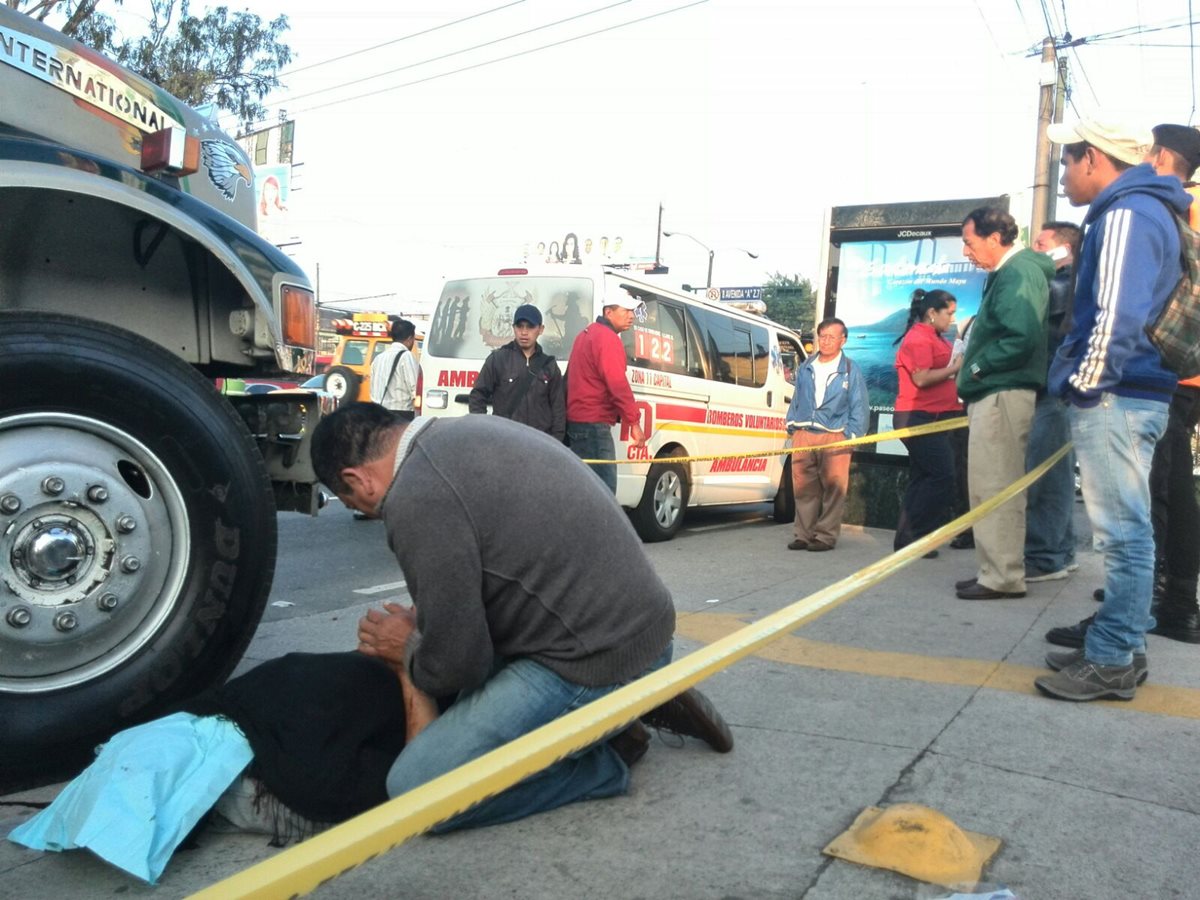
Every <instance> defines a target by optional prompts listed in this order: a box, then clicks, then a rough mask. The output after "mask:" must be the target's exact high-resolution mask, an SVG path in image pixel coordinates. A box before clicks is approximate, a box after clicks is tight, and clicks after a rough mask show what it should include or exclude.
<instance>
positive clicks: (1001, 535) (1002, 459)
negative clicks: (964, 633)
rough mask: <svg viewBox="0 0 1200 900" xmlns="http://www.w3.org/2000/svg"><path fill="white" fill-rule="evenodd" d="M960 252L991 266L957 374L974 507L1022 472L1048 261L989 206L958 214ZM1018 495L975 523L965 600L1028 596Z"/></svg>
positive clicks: (1040, 372) (1042, 377) (1038, 383)
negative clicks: (973, 570)
mask: <svg viewBox="0 0 1200 900" xmlns="http://www.w3.org/2000/svg"><path fill="white" fill-rule="evenodd" d="M962 235H963V255H964V256H966V257H967V259H969V260H971V262H973V263H974V264H975V265H976V266H978V267H979V268H981V269H983V270H984V271H986V272H987V273H988V277H987V281H986V282H985V283H984V288H983V301H982V302H981V303H980V305H979V313H978V314H977V315H976V317H975V322H974V324H973V325H972V326H971V332H970V339H969V340H968V342H967V349H966V354H965V356H964V357H963V365H962V369H961V370H960V371H959V373H958V395H959V396H960V397H962V399H963V400H964V401H966V403H967V422H968V425H969V428H970V436H969V438H968V452H967V459H968V469H967V493H968V494H969V495H970V498H971V507H972V508H974V507H976V506H978V505H979V504H980V503H982V502H983V501H985V500H987V499H988V498H989V497H992V496H993V495H995V494H997V493H999V492H1000V491H1001V490H1003V489H1004V488H1006V487H1008V485H1010V484H1012V483H1013V482H1014V481H1016V480H1017V479H1018V478H1020V477H1021V476H1022V475H1024V474H1025V445H1026V444H1027V443H1028V440H1029V428H1030V424H1031V423H1032V421H1033V410H1034V402H1035V395H1036V392H1037V390H1038V389H1039V388H1041V387H1042V386H1043V385H1045V383H1046V306H1047V301H1048V299H1049V296H1050V287H1049V285H1050V280H1051V279H1052V278H1053V277H1054V263H1053V262H1052V261H1051V259H1050V258H1049V257H1048V256H1045V255H1044V254H1041V253H1034V252H1033V251H1032V250H1027V249H1025V248H1024V247H1023V246H1022V245H1021V243H1020V241H1018V240H1017V223H1016V221H1015V220H1014V219H1013V217H1012V216H1010V215H1009V214H1008V213H1007V212H1005V211H1004V210H1002V209H996V208H993V207H980V208H979V209H976V210H973V211H972V212H971V213H970V214H969V215H968V216H967V217H966V219H964V220H963V227H962ZM1024 547H1025V494H1024V493H1021V494H1019V495H1018V496H1016V497H1014V498H1013V499H1012V500H1010V501H1008V503H1006V504H1004V505H1003V506H1001V507H1000V508H999V509H998V510H996V511H995V512H993V513H992V514H991V515H989V516H987V517H986V518H984V519H983V520H982V521H980V522H977V523H976V524H975V553H976V557H977V559H978V562H979V571H978V573H977V574H976V576H975V577H974V578H968V579H966V580H965V581H960V582H958V583H957V584H956V585H955V588H956V589H957V591H958V596H959V598H960V599H963V600H1001V599H1005V598H1009V597H1024V596H1025V551H1024Z"/></svg>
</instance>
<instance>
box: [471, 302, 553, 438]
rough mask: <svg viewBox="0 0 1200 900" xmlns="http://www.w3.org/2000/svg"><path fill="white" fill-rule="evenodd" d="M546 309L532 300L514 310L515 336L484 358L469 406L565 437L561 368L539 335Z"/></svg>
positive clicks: (475, 409)
mask: <svg viewBox="0 0 1200 900" xmlns="http://www.w3.org/2000/svg"><path fill="white" fill-rule="evenodd" d="M545 327H546V326H544V325H543V324H542V312H541V310H539V309H538V308H537V307H536V306H534V305H533V304H531V303H526V304H524V305H522V306H518V307H517V311H516V312H515V313H513V340H511V341H509V342H508V343H507V344H505V345H504V346H503V347H498V348H496V349H495V350H493V351H492V353H491V355H490V356H488V358H487V359H485V360H484V361H483V367H482V368H481V369H480V370H479V377H478V378H476V379H475V386H474V387H473V388H471V396H470V397H469V399H468V401H467V408H468V409H469V410H470V411H471V412H473V413H486V412H487V408H488V405H489V404H491V407H492V412H493V413H494V414H495V415H497V416H503V417H504V418H506V419H512V420H513V421H514V422H521V423H522V424H524V425H529V426H530V427H532V428H536V429H537V430H538V431H544V432H546V433H547V434H549V435H550V436H552V437H553V438H554V439H555V440H558V441H561V440H562V439H563V437H564V436H566V433H567V400H566V392H565V390H564V384H563V377H562V372H561V371H560V370H559V368H558V362H557V361H556V360H555V359H554V357H553V356H550V355H549V354H547V353H545V352H543V351H542V348H541V345H540V344H539V343H538V338H539V337H541V335H542V332H543V331H544V330H545Z"/></svg>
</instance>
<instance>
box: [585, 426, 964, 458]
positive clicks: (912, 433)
mask: <svg viewBox="0 0 1200 900" xmlns="http://www.w3.org/2000/svg"><path fill="white" fill-rule="evenodd" d="M966 427H967V417H966V416H956V417H955V418H953V419H942V420H941V421H940V422H930V423H929V424H928V425H913V426H912V427H911V428H897V429H896V430H895V431H881V432H880V433H879V434H865V435H863V436H862V437H856V438H847V439H846V440H844V441H837V442H836V443H833V444H821V445H819V446H816V447H777V448H776V449H774V450H756V451H754V452H753V453H715V454H712V455H710V456H664V457H661V458H662V459H667V460H670V461H671V462H673V463H692V462H707V461H708V460H713V459H743V458H750V457H756V456H784V455H786V454H789V453H811V452H812V451H814V450H840V449H842V448H843V447H865V446H867V445H868V444H878V443H879V442H881V441H897V440H901V439H903V438H909V437H920V436H921V435H925V434H937V433H938V432H939V431H956V430H957V429H959V428H966ZM658 459H659V457H655V458H654V459H649V458H647V459H585V460H584V462H585V463H587V464H588V465H589V466H595V465H608V466H622V465H624V466H628V465H637V464H639V463H640V464H642V465H647V464H649V463H652V462H657V460H658Z"/></svg>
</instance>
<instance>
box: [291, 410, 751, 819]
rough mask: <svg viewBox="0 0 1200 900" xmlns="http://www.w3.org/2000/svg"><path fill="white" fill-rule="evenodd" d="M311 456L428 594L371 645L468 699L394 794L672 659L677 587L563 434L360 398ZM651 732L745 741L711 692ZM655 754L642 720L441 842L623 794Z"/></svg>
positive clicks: (428, 726) (382, 614) (380, 624)
mask: <svg viewBox="0 0 1200 900" xmlns="http://www.w3.org/2000/svg"><path fill="white" fill-rule="evenodd" d="M312 455H313V465H314V467H315V469H316V472H317V476H318V477H319V478H320V479H321V481H322V482H324V483H325V484H326V485H327V486H328V487H329V488H330V489H331V490H333V492H334V493H335V494H337V496H338V497H339V498H340V499H341V500H342V502H343V503H345V504H346V505H347V506H349V507H351V508H353V509H357V510H361V511H362V512H364V513H366V514H367V515H369V516H374V517H378V518H382V519H383V521H384V526H385V528H386V531H387V539H388V544H389V546H390V547H391V549H392V552H393V553H394V554H395V556H396V559H397V561H398V562H399V563H400V568H401V569H402V570H403V572H404V577H405V581H406V584H407V587H408V591H409V593H410V594H411V595H412V598H413V608H412V609H408V608H405V607H401V606H399V605H397V604H387V606H386V607H385V609H384V610H383V611H378V610H371V611H370V612H369V613H368V614H367V616H366V617H365V618H364V619H362V621H361V622H360V623H359V633H358V637H359V646H358V649H359V650H360V651H361V652H362V653H365V654H368V655H371V656H378V657H380V658H382V659H383V660H385V661H386V662H388V663H389V664H390V665H392V666H393V668H395V669H396V670H397V673H398V674H399V675H400V677H401V678H405V679H411V683H412V685H413V686H414V687H415V688H416V689H417V691H419V692H423V693H424V694H426V695H430V696H432V697H437V698H453V703H452V704H451V705H450V706H449V708H448V709H447V710H446V711H445V712H443V713H442V714H441V715H440V716H436V717H434V716H433V715H418V716H412V717H410V718H411V721H410V723H409V742H408V744H407V745H406V747H405V749H404V751H403V752H402V753H401V754H400V756H399V757H398V758H397V760H396V762H395V763H394V765H393V766H392V768H391V771H390V773H389V775H388V784H387V787H388V794H389V795H390V796H393V797H395V796H398V795H400V794H402V793H404V792H406V791H408V790H411V789H412V788H415V787H417V786H418V785H421V784H424V783H425V782H427V781H430V780H432V779H433V778H436V777H437V776H439V775H442V774H444V773H446V772H448V771H450V770H451V769H454V768H456V767H458V766H460V765H462V764H464V763H466V762H469V761H470V760H472V759H475V758H477V757H479V756H482V755H483V754H485V753H487V752H489V751H491V750H494V749H495V748H496V747H499V746H501V745H503V744H506V743H508V742H509V741H511V740H513V739H515V738H518V737H520V736H521V735H523V734H526V733H528V732H530V731H533V730H534V729H535V728H538V727H540V726H542V725H544V724H546V723H547V722H549V721H552V720H553V719H557V718H558V717H560V716H562V715H565V714H566V713H568V712H571V711H573V710H575V709H578V708H579V707H581V706H583V705H584V704H586V703H590V702H591V701H592V700H595V699H598V698H599V697H602V696H604V695H605V694H608V693H610V692H611V691H613V690H615V689H616V688H618V687H620V686H621V685H623V684H626V683H628V682H630V681H632V680H634V679H636V678H638V677H639V676H640V675H642V674H644V673H646V672H649V671H652V670H654V669H656V668H659V667H660V666H663V665H666V664H667V663H668V662H670V660H671V641H672V635H673V634H674V631H675V608H674V604H673V603H672V600H671V595H670V592H669V591H668V590H667V588H666V586H665V585H664V584H663V583H662V581H661V579H659V577H658V575H657V573H656V572H655V571H654V568H653V567H652V566H651V564H650V561H649V559H648V558H647V557H646V554H645V552H644V551H643V549H642V545H641V541H640V540H639V539H638V537H637V535H636V534H635V533H634V530H633V528H632V526H631V525H630V524H629V521H628V519H627V518H626V516H625V513H624V511H623V510H622V509H621V508H620V507H619V506H618V505H617V503H616V501H615V499H614V498H613V496H612V494H611V493H610V492H609V491H607V490H606V489H605V487H604V484H603V483H602V482H601V481H600V480H598V479H597V478H596V477H595V476H594V475H593V474H592V473H591V472H590V471H589V470H588V468H587V467H586V466H584V465H583V464H582V463H581V462H580V461H579V459H578V458H576V456H575V455H574V454H573V453H572V452H571V451H570V450H568V449H567V448H566V447H564V446H563V445H562V444H561V443H559V442H558V441H555V440H554V439H553V438H551V437H549V436H548V435H546V434H542V433H541V432H538V431H535V430H533V429H531V428H528V427H526V426H522V425H519V424H517V423H514V422H511V421H508V420H507V419H502V418H499V417H483V416H470V417H467V418H459V419H424V418H420V417H418V418H417V419H416V420H415V421H412V422H406V421H404V420H403V419H401V418H400V417H398V416H396V415H395V414H394V413H392V412H391V411H389V410H387V409H384V408H383V407H382V406H378V405H376V404H372V403H354V404H350V405H349V406H345V407H343V408H342V409H339V410H338V411H337V412H336V413H334V414H333V415H332V416H329V417H328V418H326V419H324V420H322V421H321V423H320V424H319V425H318V426H317V429H316V432H315V433H314V435H313V448H312ZM430 708H432V706H431V705H428V704H427V705H426V706H425V709H427V710H428V709H430ZM643 721H645V722H646V723H648V724H650V725H652V726H653V727H657V728H661V729H663V730H668V731H673V732H675V733H678V734H684V735H689V736H693V737H699V738H702V739H703V740H705V741H707V742H708V743H709V744H710V746H712V747H713V748H714V749H716V750H718V751H720V752H728V751H729V750H730V749H732V747H733V738H732V735H731V734H730V732H729V728H728V726H727V725H726V724H725V722H724V721H723V720H722V719H721V717H720V715H719V714H718V713H717V712H716V710H715V709H713V708H712V706H711V704H710V703H709V702H708V701H707V700H706V698H705V697H704V696H703V695H702V694H701V693H700V692H699V691H697V690H695V689H694V688H693V689H690V690H688V691H686V692H684V693H683V694H681V695H679V696H678V697H676V698H675V699H673V700H671V701H668V702H667V703H666V704H664V705H663V706H661V707H659V708H657V709H655V710H652V711H651V712H650V713H647V714H646V715H645V716H644V717H643ZM648 743H649V735H648V733H647V731H646V729H645V727H644V726H642V725H641V724H640V723H636V722H635V723H634V724H633V725H632V726H630V727H629V728H627V729H626V730H625V731H623V732H621V733H620V734H618V735H617V736H616V737H614V738H612V739H610V740H608V741H604V742H601V743H599V744H596V745H594V746H592V747H590V748H588V749H587V750H584V751H582V752H580V753H577V754H575V755H573V756H572V757H570V758H568V759H564V760H560V761H559V762H557V763H555V764H553V765H552V766H550V767H549V768H548V769H545V770H543V771H542V772H540V773H538V774H537V775H534V776H532V777H531V778H528V779H526V780H525V781H523V782H521V783H520V784H518V785H515V786H514V787H511V788H509V789H508V790H506V791H504V792H502V793H501V794H499V795H497V796H495V797H492V798H489V799H488V800H485V801H484V802H483V803H480V804H479V805H477V806H475V807H473V808H472V809H470V810H468V811H467V812H465V813H461V814H460V815H458V816H455V817H454V818H452V819H450V820H449V821H448V822H445V823H443V824H442V825H440V826H438V827H437V828H436V829H435V830H436V831H447V830H451V829H455V828H465V827H476V826H481V825H492V824H496V823H498V822H506V821H511V820H513V819H518V818H521V817H522V816H526V815H529V814H530V813H534V812H539V811H541V810H546V809H553V808H554V807H556V806H560V805H562V804H565V803H570V802H572V801H575V800H582V799H590V798H598V797H609V796H613V795H617V794H623V793H624V792H625V791H626V789H627V787H628V785H629V766H630V765H632V764H633V763H634V762H635V761H636V760H637V759H639V758H640V757H641V755H642V754H643V753H644V752H645V750H646V747H647V745H648Z"/></svg>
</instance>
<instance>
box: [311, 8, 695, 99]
mask: <svg viewBox="0 0 1200 900" xmlns="http://www.w3.org/2000/svg"><path fill="white" fill-rule="evenodd" d="M708 2H709V0H693V2H692V3H685V4H683V5H681V6H675V7H672V8H671V9H664V10H661V11H659V12H656V13H651V14H650V15H648V16H641V17H639V18H637V19H630V20H629V21H627V22H618V23H617V24H616V25H609V26H607V27H605V28H598V29H596V30H595V31H589V32H586V33H584V34H577V35H574V36H573V37H569V38H564V39H562V40H561V41H554V42H553V43H549V44H542V45H541V46H538V47H530V48H528V49H526V50H520V51H518V52H516V53H510V54H508V55H507V56H500V57H497V58H496V59H488V60H484V61H483V62H478V63H474V64H472V65H469V66H462V67H460V68H457V69H452V70H450V71H449V72H440V73H438V74H437V75H429V76H427V77H425V78H417V79H415V80H413V81H406V82H404V83H402V84H394V85H391V86H390V87H385V88H379V89H378V90H375V91H366V92H364V93H361V94H354V95H353V96H350V97H342V98H339V99H337V100H328V101H326V102H324V103H318V104H316V105H314V106H307V107H303V108H301V109H298V110H295V111H294V112H295V113H297V114H298V113H302V112H312V111H313V110H317V109H324V108H325V107H327V106H336V105H338V104H342V103H348V102H350V101H352V100H362V99H363V98H366V97H374V96H377V95H379V94H386V93H388V92H390V91H398V90H400V89H401V88H406V87H413V86H414V85H418V84H425V83H426V82H430V81H436V80H437V79H439V78H448V77H449V76H451V75H458V74H460V73H462V72H470V71H472V70H473V69H482V68H484V67H486V66H491V65H495V64H496V63H501V62H507V61H508V60H510V59H517V58H519V57H522V56H528V55H529V54H532V53H537V52H539V51H542V50H549V49H551V48H553V47H561V46H563V45H564V44H570V43H573V42H575V41H581V40H583V39H584V38H589V37H595V36H596V35H598V34H605V33H607V32H610V31H616V30H617V29H619V28H626V27H628V26H630V25H638V24H640V23H642V22H648V21H650V20H651V19H657V18H661V17H662V16H669V15H671V14H673V13H677V12H682V11H683V10H685V9H691V8H692V7H693V6H701V5H703V4H705V3H708ZM289 112H291V111H289Z"/></svg>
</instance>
